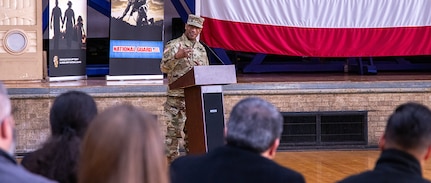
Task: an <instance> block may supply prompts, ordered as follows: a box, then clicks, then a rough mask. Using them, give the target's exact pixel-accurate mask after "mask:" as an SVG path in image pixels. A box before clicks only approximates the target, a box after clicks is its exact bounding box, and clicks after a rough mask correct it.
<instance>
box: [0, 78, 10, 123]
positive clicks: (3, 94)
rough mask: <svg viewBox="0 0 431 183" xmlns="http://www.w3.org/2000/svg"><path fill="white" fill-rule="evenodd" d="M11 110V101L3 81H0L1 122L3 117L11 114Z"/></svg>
mask: <svg viewBox="0 0 431 183" xmlns="http://www.w3.org/2000/svg"><path fill="white" fill-rule="evenodd" d="M11 110H12V109H11V103H10V99H9V96H8V94H7V90H6V88H5V86H4V85H3V83H1V82H0V120H1V121H0V123H1V122H3V119H4V118H6V117H7V116H8V115H10V114H11Z"/></svg>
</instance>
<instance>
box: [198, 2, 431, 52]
mask: <svg viewBox="0 0 431 183" xmlns="http://www.w3.org/2000/svg"><path fill="white" fill-rule="evenodd" d="M200 4H201V6H200V13H201V16H203V17H205V28H204V29H203V30H202V34H201V40H202V41H203V42H205V43H206V44H208V45H209V46H211V47H215V48H223V49H227V50H234V51H243V52H257V53H265V54H280V55H292V56H311V57H368V56H409V55H430V54H431V43H430V42H429V40H430V39H431V13H430V12H431V1H430V0H307V1H304V0H235V1H232V0H217V1H213V0H201V3H200Z"/></svg>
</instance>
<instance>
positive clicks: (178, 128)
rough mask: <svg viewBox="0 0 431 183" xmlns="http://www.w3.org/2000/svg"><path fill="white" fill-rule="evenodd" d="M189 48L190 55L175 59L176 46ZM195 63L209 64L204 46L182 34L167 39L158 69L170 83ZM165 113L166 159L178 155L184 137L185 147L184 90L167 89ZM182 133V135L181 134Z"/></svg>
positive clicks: (172, 158)
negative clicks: (181, 139)
mask: <svg viewBox="0 0 431 183" xmlns="http://www.w3.org/2000/svg"><path fill="white" fill-rule="evenodd" d="M180 45H181V47H182V48H191V49H192V50H193V51H192V53H191V56H190V57H188V58H187V57H185V58H180V59H175V58H174V55H175V53H177V52H178V48H179V47H180ZM197 65H209V62H208V57H207V54H206V51H205V47H204V46H203V45H202V44H201V43H199V42H198V41H197V42H192V41H190V40H188V39H187V37H186V36H185V35H184V34H183V35H182V36H181V37H179V38H177V39H174V40H171V41H169V42H168V43H167V44H166V46H165V50H164V52H163V59H162V62H161V64H160V69H161V71H162V72H163V73H166V74H167V77H168V82H169V84H171V83H172V82H174V81H175V80H177V79H178V78H180V77H181V76H182V75H184V74H185V73H187V72H188V71H189V70H191V69H192V68H193V66H197ZM164 110H165V115H166V119H167V125H166V126H167V131H166V145H167V148H168V149H167V150H168V155H167V156H168V159H169V160H170V161H172V160H174V159H175V158H176V157H178V156H179V143H178V142H179V141H178V140H179V139H180V138H183V139H184V148H185V150H186V151H188V149H187V143H188V142H187V134H186V133H185V130H184V124H185V121H186V115H185V113H186V111H185V101H184V90H183V89H175V90H171V89H168V96H167V99H166V102H165V104H164ZM183 133H184V135H183Z"/></svg>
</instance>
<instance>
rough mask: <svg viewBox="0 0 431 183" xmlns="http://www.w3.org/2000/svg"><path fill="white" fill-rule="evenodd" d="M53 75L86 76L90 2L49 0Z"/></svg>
mask: <svg viewBox="0 0 431 183" xmlns="http://www.w3.org/2000/svg"><path fill="white" fill-rule="evenodd" d="M49 9H50V11H49V54H48V57H49V72H48V74H49V77H50V80H53V81H55V80H63V79H61V78H66V80H67V79H68V78H70V79H75V78H85V77H86V70H85V67H86V37H87V36H86V35H87V1H72V0H50V1H49Z"/></svg>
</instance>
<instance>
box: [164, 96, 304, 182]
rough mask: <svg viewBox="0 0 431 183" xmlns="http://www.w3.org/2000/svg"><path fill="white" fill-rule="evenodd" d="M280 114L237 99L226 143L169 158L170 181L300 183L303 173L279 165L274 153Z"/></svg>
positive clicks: (252, 100) (254, 101)
mask: <svg viewBox="0 0 431 183" xmlns="http://www.w3.org/2000/svg"><path fill="white" fill-rule="evenodd" d="M282 131H283V117H282V116H281V114H280V113H279V112H278V111H277V109H276V108H275V107H274V106H273V105H271V104H270V103H268V102H266V101H264V100H262V99H260V98H247V99H244V100H241V101H240V102H239V103H237V104H236V105H235V106H234V108H233V109H232V112H231V114H230V118H229V121H228V123H227V127H226V142H227V144H226V145H224V146H222V147H218V148H216V149H214V150H213V151H210V152H208V153H207V154H205V155H200V156H193V155H189V156H183V157H180V158H178V159H176V160H175V161H173V162H172V164H171V167H170V170H171V172H170V173H171V181H172V183H195V182H196V183H197V182H199V183H221V182H222V183H238V182H247V183H254V182H256V183H258V182H259V183H263V182H265V183H266V182H268V183H278V182H280V183H281V182H289V183H303V182H305V181H304V177H303V176H302V175H301V174H299V173H298V172H295V171H293V170H290V169H288V168H285V167H282V166H280V165H278V164H277V163H275V162H274V161H273V160H272V159H273V158H274V157H275V154H276V151H277V147H278V145H279V143H280V136H281V133H282Z"/></svg>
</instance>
